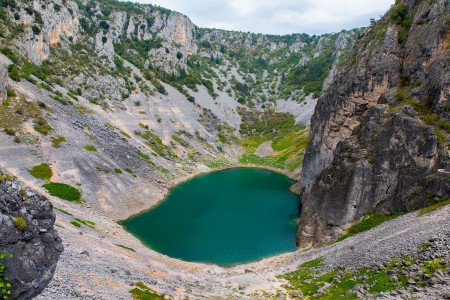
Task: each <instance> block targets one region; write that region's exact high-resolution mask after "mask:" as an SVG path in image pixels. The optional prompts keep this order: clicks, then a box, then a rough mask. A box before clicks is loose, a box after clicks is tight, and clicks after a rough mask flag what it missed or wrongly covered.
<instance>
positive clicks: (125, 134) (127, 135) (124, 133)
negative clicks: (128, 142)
mask: <svg viewBox="0 0 450 300" xmlns="http://www.w3.org/2000/svg"><path fill="white" fill-rule="evenodd" d="M120 134H121V135H123V136H125V137H127V138H129V139H131V135H129V134H128V133H126V132H125V131H121V132H120Z"/></svg>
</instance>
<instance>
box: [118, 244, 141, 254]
mask: <svg viewBox="0 0 450 300" xmlns="http://www.w3.org/2000/svg"><path fill="white" fill-rule="evenodd" d="M116 246H118V247H120V248H123V249H126V250H129V251H131V252H136V250H134V249H133V248H130V247H127V246H124V245H121V244H116Z"/></svg>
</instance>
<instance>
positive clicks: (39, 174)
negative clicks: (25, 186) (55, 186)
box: [28, 163, 53, 181]
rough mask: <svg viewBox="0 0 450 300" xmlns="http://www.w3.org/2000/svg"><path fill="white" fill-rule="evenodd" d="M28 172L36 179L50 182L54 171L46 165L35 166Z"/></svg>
mask: <svg viewBox="0 0 450 300" xmlns="http://www.w3.org/2000/svg"><path fill="white" fill-rule="evenodd" d="M28 172H30V174H31V175H33V176H34V177H36V178H38V179H42V180H45V181H49V180H50V179H51V178H52V176H53V172H52V169H51V168H50V166H49V165H48V164H46V163H43V164H40V165H37V166H34V167H33V168H32V169H31V170H28Z"/></svg>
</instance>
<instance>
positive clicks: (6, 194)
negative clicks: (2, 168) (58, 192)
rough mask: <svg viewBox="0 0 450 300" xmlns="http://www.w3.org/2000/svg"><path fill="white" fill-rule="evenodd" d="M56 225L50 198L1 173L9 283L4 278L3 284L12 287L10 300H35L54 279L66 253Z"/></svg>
mask: <svg viewBox="0 0 450 300" xmlns="http://www.w3.org/2000/svg"><path fill="white" fill-rule="evenodd" d="M54 223H55V214H54V212H53V210H52V205H51V203H50V202H49V201H48V200H47V199H46V198H44V197H43V196H42V195H39V194H36V193H35V192H33V191H31V190H30V189H28V188H26V187H25V185H24V184H23V183H22V182H19V181H18V180H16V179H14V178H13V177H12V176H11V175H10V174H5V173H3V172H0V225H1V226H0V236H1V239H0V249H1V251H2V254H5V257H4V258H3V259H1V260H0V265H4V266H5V268H6V270H7V277H8V280H7V281H6V282H5V281H4V280H3V279H4V278H3V276H0V282H1V283H3V284H11V288H10V291H11V295H10V296H9V297H8V299H31V298H32V297H34V296H36V295H37V294H39V293H40V292H42V290H43V289H44V288H45V287H47V285H48V283H49V282H50V280H51V279H52V277H53V274H54V272H55V269H56V264H57V262H58V258H59V256H60V254H61V252H62V251H63V247H62V241H61V239H60V238H59V236H58V234H57V233H56V230H55V228H54V227H53V225H54ZM1 287H2V288H4V285H2V286H1ZM0 295H1V296H4V294H3V293H2V292H0Z"/></svg>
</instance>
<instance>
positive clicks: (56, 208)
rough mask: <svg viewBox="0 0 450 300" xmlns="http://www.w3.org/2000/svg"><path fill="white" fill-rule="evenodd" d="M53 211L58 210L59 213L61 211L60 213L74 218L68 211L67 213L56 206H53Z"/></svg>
mask: <svg viewBox="0 0 450 300" xmlns="http://www.w3.org/2000/svg"><path fill="white" fill-rule="evenodd" d="M53 209H55V210H57V211H59V212H61V213H63V214H65V215H68V216H73V215H72V214H71V213H70V212H68V211H66V210H64V209H61V208H58V207H56V206H53Z"/></svg>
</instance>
